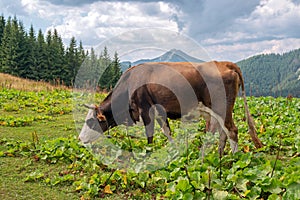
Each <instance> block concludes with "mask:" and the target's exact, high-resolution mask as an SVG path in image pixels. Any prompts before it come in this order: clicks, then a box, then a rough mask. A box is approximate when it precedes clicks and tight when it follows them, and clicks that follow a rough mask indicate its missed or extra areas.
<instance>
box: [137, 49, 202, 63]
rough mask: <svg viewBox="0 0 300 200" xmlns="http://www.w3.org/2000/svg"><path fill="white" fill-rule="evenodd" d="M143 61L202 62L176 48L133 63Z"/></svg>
mask: <svg viewBox="0 0 300 200" xmlns="http://www.w3.org/2000/svg"><path fill="white" fill-rule="evenodd" d="M144 62H203V60H200V59H198V58H195V57H192V56H190V55H188V54H186V53H185V52H183V51H181V50H178V49H171V50H169V51H167V52H166V53H164V54H162V55H161V56H159V57H156V58H153V59H142V60H138V61H135V62H133V63H132V64H133V65H137V64H140V63H144Z"/></svg>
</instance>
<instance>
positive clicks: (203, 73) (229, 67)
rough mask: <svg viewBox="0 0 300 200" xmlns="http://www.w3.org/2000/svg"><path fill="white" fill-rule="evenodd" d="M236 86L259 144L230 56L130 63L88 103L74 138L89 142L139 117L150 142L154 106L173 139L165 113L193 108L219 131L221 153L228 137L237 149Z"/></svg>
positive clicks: (173, 114) (189, 111) (187, 114)
mask: <svg viewBox="0 0 300 200" xmlns="http://www.w3.org/2000/svg"><path fill="white" fill-rule="evenodd" d="M240 86H241V88H242V94H243V97H244V105H245V111H246V118H247V122H248V126H249V133H250V135H251V137H252V139H253V141H254V143H255V146H256V147H258V148H259V147H262V143H261V142H260V140H259V139H258V138H257V135H256V131H255V127H254V123H253V120H252V118H251V116H250V113H249V110H248V106H247V101H246V97H245V89H244V82H243V77H242V73H241V70H240V68H239V67H238V66H237V65H236V64H234V63H231V62H217V61H212V62H206V63H190V62H174V63H173V62H158V63H144V64H140V65H137V66H134V67H131V68H129V69H128V70H127V71H126V72H125V73H124V74H123V75H122V76H121V78H120V80H119V82H118V83H117V85H116V86H115V88H114V89H113V91H112V92H110V93H109V94H108V96H107V97H106V98H105V99H104V100H103V102H102V103H101V104H100V105H99V106H88V107H89V108H90V110H89V112H88V115H87V117H86V122H85V124H84V126H83V128H82V130H81V132H80V135H79V139H80V140H81V141H82V142H83V143H90V142H93V141H94V140H96V139H97V138H98V137H99V136H100V135H101V133H103V132H105V131H106V130H108V129H109V128H111V127H114V126H117V125H120V124H126V125H133V124H135V123H136V122H137V121H140V118H141V119H142V121H143V123H144V126H145V129H146V136H147V139H148V143H152V142H153V133H154V118H155V116H154V115H155V110H156V113H157V115H158V116H159V117H158V118H157V119H156V120H157V121H158V123H159V125H160V126H161V128H162V130H163V132H164V134H165V135H166V136H167V137H168V138H169V139H170V140H172V138H171V136H170V135H171V134H170V133H171V131H170V127H169V123H168V119H167V118H170V119H178V118H182V117H183V118H184V117H185V118H186V119H188V118H189V117H191V116H194V115H195V112H198V114H201V115H202V116H204V118H205V120H206V122H207V126H206V129H207V131H210V132H215V131H219V133H220V143H219V153H220V155H222V154H223V151H224V147H225V143H226V140H227V137H229V140H230V145H231V149H232V151H233V152H236V151H237V143H238V129H237V127H236V126H235V125H234V122H233V118H232V112H233V107H234V103H235V99H236V97H237V94H238V91H239V88H240Z"/></svg>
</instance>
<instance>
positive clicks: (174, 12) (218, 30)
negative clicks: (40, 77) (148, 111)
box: [0, 0, 300, 61]
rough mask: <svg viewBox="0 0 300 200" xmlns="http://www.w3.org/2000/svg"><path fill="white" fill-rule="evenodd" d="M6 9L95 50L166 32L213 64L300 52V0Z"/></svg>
mask: <svg viewBox="0 0 300 200" xmlns="http://www.w3.org/2000/svg"><path fill="white" fill-rule="evenodd" d="M0 7H1V8H2V10H3V13H4V14H5V15H12V16H13V15H15V14H16V15H17V17H18V18H20V19H21V20H22V21H24V22H25V24H27V25H28V26H29V25H30V24H31V23H32V24H33V25H34V27H36V28H42V30H43V31H44V32H46V31H47V30H50V29H53V28H56V29H57V30H58V32H59V33H60V34H61V36H62V37H63V39H64V41H65V43H68V41H69V40H70V38H71V37H72V36H75V38H76V39H77V40H82V41H83V44H84V45H87V46H91V45H96V44H98V43H99V42H102V41H104V40H106V39H109V38H111V37H114V36H116V35H119V34H122V33H124V32H128V31H131V30H136V29H140V28H163V29H166V30H170V31H174V32H180V33H181V34H184V35H186V36H188V37H190V38H192V39H194V40H195V42H197V43H199V44H200V45H202V46H203V47H205V48H206V49H207V51H208V52H209V53H210V54H211V57H212V58H213V59H222V60H224V59H226V60H233V61H237V60H239V59H242V58H244V57H247V56H249V55H251V53H252V54H255V53H257V52H268V51H269V52H275V51H278V52H281V51H283V50H290V49H292V48H299V43H298V39H299V37H300V34H299V32H300V24H299V21H300V0H251V1H236V0H227V1H219V0H167V1H155V0H144V1H142V0H127V1H117V0H105V1H100V0H86V1H81V0H36V1H31V0H15V1H10V0H1V1H0ZM134 39H136V38H134ZM291 41H295V42H294V43H293V42H291ZM136 42H137V41H136ZM164 42H165V43H166V42H167V40H164ZM297 45H298V46H297ZM178 48H180V47H178Z"/></svg>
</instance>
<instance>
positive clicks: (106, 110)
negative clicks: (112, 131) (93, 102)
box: [100, 93, 116, 127]
mask: <svg viewBox="0 0 300 200" xmlns="http://www.w3.org/2000/svg"><path fill="white" fill-rule="evenodd" d="M111 96H112V93H109V94H108V95H107V97H106V98H105V99H104V100H103V101H102V103H101V104H100V110H101V112H102V113H103V114H104V116H105V117H106V119H107V122H108V126H109V127H114V126H116V125H115V121H114V118H113V114H112V109H111Z"/></svg>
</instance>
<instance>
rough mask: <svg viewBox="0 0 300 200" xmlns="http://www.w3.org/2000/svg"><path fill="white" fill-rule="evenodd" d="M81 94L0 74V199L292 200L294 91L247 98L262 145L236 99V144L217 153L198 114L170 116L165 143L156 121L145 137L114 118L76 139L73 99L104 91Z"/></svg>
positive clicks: (296, 159)
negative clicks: (102, 133)
mask: <svg viewBox="0 0 300 200" xmlns="http://www.w3.org/2000/svg"><path fill="white" fill-rule="evenodd" d="M1 77H4V76H2V75H1ZM90 95H91V94H89V93H85V94H84V95H83V94H82V93H80V92H73V91H72V90H70V89H67V88H63V87H59V86H58V87H54V86H51V85H48V84H45V83H36V82H30V81H24V80H20V79H14V78H12V77H5V80H4V79H3V80H1V79H0V99H1V100H0V198H1V199H82V200H83V199H102V198H104V199H116V198H118V199H186V200H187V199H270V200H273V199H274V200H275V199H287V200H290V199H300V189H299V188H300V134H299V133H300V125H299V124H300V99H298V98H290V99H287V98H284V97H280V98H273V97H256V98H255V97H249V98H248V104H249V107H250V112H251V113H252V116H253V117H254V121H255V123H256V128H257V131H258V136H259V138H260V139H261V141H262V142H263V144H264V145H265V146H264V147H263V148H261V149H255V147H254V144H253V142H252V141H251V138H250V136H249V134H248V133H247V130H248V128H247V124H246V122H245V119H244V108H243V102H242V99H240V98H238V99H237V102H236V104H235V109H234V120H235V123H236V125H237V126H238V129H239V152H238V153H236V154H234V155H232V154H231V152H230V148H229V145H227V147H226V149H225V151H226V154H225V155H224V156H223V157H222V158H221V159H220V158H219V155H218V150H217V148H218V134H215V135H214V134H211V133H206V134H204V133H203V131H204V127H205V122H204V121H203V120H202V119H199V121H197V122H193V123H188V124H184V125H183V124H182V122H180V121H170V125H171V129H172V130H173V132H174V138H176V140H175V144H172V145H171V144H170V143H169V142H168V141H167V139H166V137H165V136H164V135H163V134H162V133H161V132H160V130H159V128H158V127H156V134H155V136H154V137H155V139H154V144H152V145H148V144H147V142H146V138H145V137H144V135H143V134H144V129H143V127H139V126H134V127H124V126H120V127H117V128H114V129H111V130H110V132H109V134H110V136H111V137H110V138H107V139H103V140H101V141H98V142H97V143H95V144H94V145H93V146H90V147H84V146H83V145H82V144H80V143H79V141H78V139H77V137H78V131H79V129H80V125H82V123H83V122H84V117H85V116H84V113H86V112H87V110H85V109H84V108H83V107H79V104H80V103H84V102H85V101H91V99H97V101H98V102H100V101H101V99H103V98H104V97H105V94H95V96H92V97H91V96H90ZM74 100H76V101H77V102H76V103H74ZM78 116H81V117H78Z"/></svg>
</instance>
